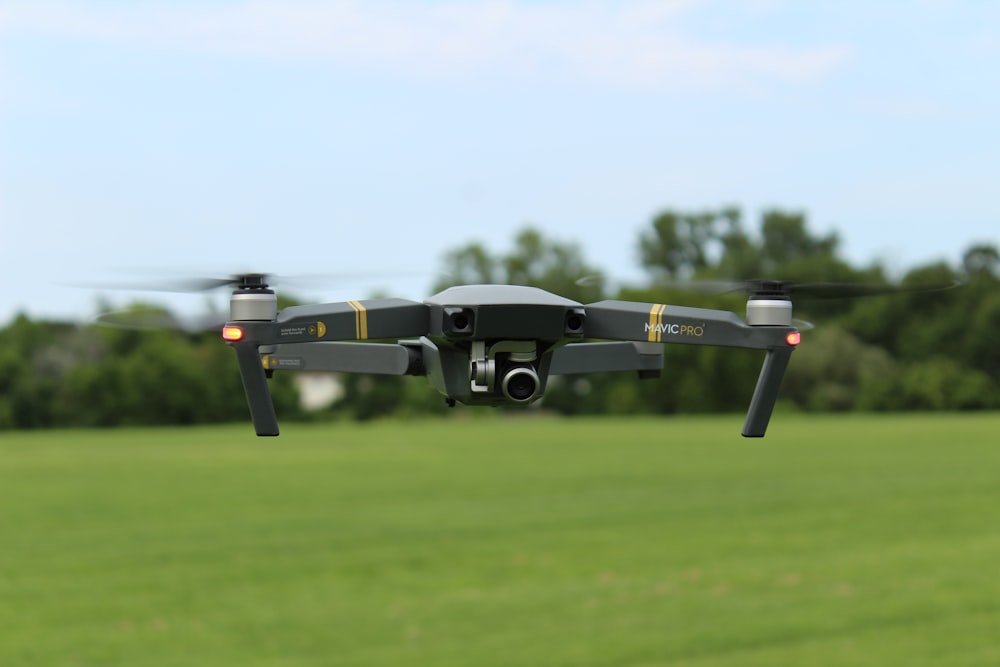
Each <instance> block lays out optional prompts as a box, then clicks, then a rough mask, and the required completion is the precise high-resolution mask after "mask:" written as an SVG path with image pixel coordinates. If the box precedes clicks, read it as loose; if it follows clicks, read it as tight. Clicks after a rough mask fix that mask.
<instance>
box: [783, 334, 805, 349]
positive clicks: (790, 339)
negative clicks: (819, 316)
mask: <svg viewBox="0 0 1000 667" xmlns="http://www.w3.org/2000/svg"><path fill="white" fill-rule="evenodd" d="M785 342H786V343H788V344H789V345H791V346H792V347H795V346H796V345H798V344H799V343H801V342H802V334H800V333H799V332H798V331H793V332H792V333H790V334H788V335H787V336H785Z"/></svg>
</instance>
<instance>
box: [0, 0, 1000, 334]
mask: <svg viewBox="0 0 1000 667" xmlns="http://www.w3.org/2000/svg"><path fill="white" fill-rule="evenodd" d="M998 126H1000V4H998V3H994V2H990V1H987V0H981V1H971V0H970V1H962V0H956V1H953V2H952V1H945V0H924V1H921V0H910V1H906V2H903V1H896V0H892V1H886V2H868V1H864V2H862V1H849V0H841V1H832V0H831V1H829V2H808V3H805V2H792V1H791V0H789V1H787V2H785V1H782V0H728V1H723V0H714V1H713V0H666V1H660V0H638V1H634V2H629V1H619V2H612V1H610V0H607V1H603V0H581V1H578V2H570V1H566V0H547V1H546V0H536V1H528V0H484V1H482V2H471V1H463V0H442V1H437V0H385V1H382V0H368V1H365V2H361V1H360V0H358V1H353V0H327V1H325V2H320V1H318V0H253V1H238V0H198V1H194V0H183V1H175V2H165V1H158V0H149V1H141V0H129V1H124V0H120V1H116V0H76V1H73V2H70V1H59V0H0V253H2V254H0V257H2V259H0V267H2V268H3V275H4V277H5V279H6V285H7V289H5V290H3V291H2V293H0V323H2V322H6V321H8V320H9V319H10V318H11V317H13V316H14V315H15V314H16V313H19V312H24V313H26V314H28V315H29V316H31V317H36V318H86V317H88V316H91V315H94V314H95V313H96V312H97V309H98V308H99V307H101V306H99V304H107V305H112V306H120V305H124V304H126V303H128V302H129V301H130V300H133V299H135V298H141V299H143V300H146V301H153V302H159V303H165V304H166V305H168V306H170V307H171V308H174V309H180V310H197V311H201V310H203V309H204V308H206V307H207V306H208V301H211V302H212V303H218V304H223V305H224V303H225V298H226V295H225V294H222V295H219V296H217V297H211V298H209V300H208V301H206V297H205V296H204V295H197V296H177V295H162V294H156V295H149V294H145V295H142V294H134V293H130V292H117V291H115V292H111V291H107V290H100V289H93V288H85V287H72V286H69V285H95V284H97V285H99V284H102V283H104V282H107V281H109V280H132V279H133V277H134V276H140V277H141V279H142V280H145V279H146V277H147V276H148V277H157V276H165V277H176V276H226V275H230V274H232V273H237V272H245V271H260V272H272V273H276V274H280V275H293V276H294V275H302V274H336V275H344V276H349V278H344V279H343V280H339V281H336V283H335V284H327V285H324V286H322V287H321V288H317V289H311V290H305V291H302V290H299V292H298V294H299V295H300V296H306V297H309V298H314V299H317V300H320V301H334V300H336V301H339V300H347V299H355V298H359V297H363V296H366V295H367V294H368V293H372V292H374V291H379V292H382V293H387V294H391V295H394V296H401V297H404V298H411V299H422V298H423V297H425V296H427V295H428V294H427V291H428V289H429V287H430V285H431V283H432V282H434V280H435V279H436V277H437V275H438V272H439V271H441V270H442V267H443V261H442V257H443V255H444V254H445V253H446V252H447V251H448V250H452V249H455V248H457V247H459V246H463V245H465V244H467V243H470V242H473V241H476V242H480V243H482V244H484V245H485V246H486V247H487V248H489V249H490V250H491V251H493V252H495V253H503V252H506V251H508V250H509V249H510V247H511V244H512V241H513V238H514V236H515V234H516V233H517V231H518V230H520V229H522V228H524V227H525V226H527V225H531V226H534V227H537V228H538V229H540V230H542V231H543V233H545V234H546V236H548V237H550V238H553V239H555V240H558V241H562V242H573V243H578V244H579V245H580V247H581V249H582V252H583V254H584V256H585V258H586V259H587V261H588V262H589V263H590V264H593V265H596V266H597V267H599V268H600V269H601V270H603V271H604V272H605V273H606V274H607V275H608V276H609V277H610V278H611V279H612V281H613V282H621V283H628V282H639V281H641V280H642V278H643V273H642V271H641V270H640V268H639V265H638V261H637V240H638V237H639V235H640V233H641V232H642V231H643V230H644V229H646V228H648V227H649V225H650V222H651V220H652V219H653V217H654V216H655V215H656V214H657V213H658V212H660V211H663V210H666V209H675V210H703V209H710V208H718V207H720V206H728V205H735V206H738V207H740V208H741V209H742V210H743V212H744V220H745V224H746V226H747V228H748V229H750V230H754V229H756V227H757V222H758V220H759V216H760V214H761V212H762V211H764V210H766V209H768V208H781V209H785V210H795V211H803V212H805V213H806V214H807V216H808V219H809V224H810V229H811V230H812V231H814V232H815V233H817V234H825V233H829V232H831V231H836V232H837V233H838V234H839V235H840V237H841V239H842V251H843V254H844V255H845V256H846V257H847V258H848V259H849V260H850V261H851V262H853V263H858V264H868V263H870V262H875V261H878V262H881V263H883V264H884V265H885V266H886V267H887V268H888V269H890V271H892V270H895V271H902V270H905V269H907V268H910V267H912V266H915V265H919V264H924V263H929V262H933V261H939V260H943V261H947V262H950V263H952V264H958V262H959V261H960V259H961V256H962V253H963V251H964V250H965V249H966V248H968V247H969V246H970V245H972V244H973V243H991V244H1000V132H998ZM213 299H214V300H215V301H213Z"/></svg>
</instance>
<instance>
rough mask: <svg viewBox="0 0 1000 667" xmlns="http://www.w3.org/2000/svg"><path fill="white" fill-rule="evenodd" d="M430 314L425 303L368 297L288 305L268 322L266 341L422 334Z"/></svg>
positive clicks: (306, 341) (297, 341)
mask: <svg viewBox="0 0 1000 667" xmlns="http://www.w3.org/2000/svg"><path fill="white" fill-rule="evenodd" d="M429 320H430V316H429V314H428V308H427V306H426V305H425V304H422V303H417V302H416V301H407V300H406V299H370V300H365V301H344V302H339V303H325V304H319V305H312V306H291V307H289V308H285V309H284V310H282V311H281V313H279V314H278V318H277V320H275V321H274V322H273V323H271V327H272V331H271V332H269V336H268V340H266V341H262V342H264V343H265V344H267V343H270V344H275V343H308V342H315V341H321V340H327V341H331V340H332V341H338V340H377V339H381V338H403V337H407V336H422V335H424V334H426V333H427V327H428V322H429Z"/></svg>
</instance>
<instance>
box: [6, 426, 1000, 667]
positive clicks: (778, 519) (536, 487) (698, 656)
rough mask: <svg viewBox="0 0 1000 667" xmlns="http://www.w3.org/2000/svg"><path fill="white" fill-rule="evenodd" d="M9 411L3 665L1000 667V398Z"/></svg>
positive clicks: (48, 666) (132, 666) (8, 666)
mask: <svg viewBox="0 0 1000 667" xmlns="http://www.w3.org/2000/svg"><path fill="white" fill-rule="evenodd" d="M739 428H740V419H739V418H738V417H725V418H716V419H687V418H685V419H649V418H642V419H588V420H556V419H551V420H550V419H539V418H519V419H500V418H497V419H473V420H469V421H457V420H453V421H426V422H422V421H418V422H406V423H378V424H372V425H356V424H333V425H322V426H321V425H295V424H286V425H285V433H284V434H283V435H282V436H281V438H279V439H277V440H275V439H257V438H255V437H254V436H253V435H252V431H251V429H250V427H249V425H238V426H234V427H220V428H198V429H158V430H115V431H73V432H33V433H11V432H5V433H0V665H2V666H3V667H18V666H22V665H44V666H46V667H50V666H64V665H65V666H69V665H73V666H79V665H128V666H130V667H137V666H145V665H153V666H166V665H170V666H178V667H180V666H194V665H199V666H200V665H206V666H207V665H211V666H213V667H215V666H225V665H241V666H250V665H267V666H273V667H279V666H280V667H293V666H299V665H303V666H305V665H310V666H312V665H352V666H354V665H393V666H400V665H406V666H407V667H413V666H415V665H433V666H435V667H441V666H462V667H470V666H481V665H487V666H497V667H499V666H504V667H510V666H513V665H553V666H554V665H559V666H567V667H568V666H593V667H597V666H602V667H604V666H607V667H618V666H634V667H639V666H643V667H651V666H653V665H671V666H692V667H694V666H697V667H708V666H714V665H740V666H742V667H746V666H754V665H768V666H770V665H796V666H805V665H880V666H885V665H907V666H908V667H913V666H915V665H994V664H1000V639H998V634H997V630H998V629H1000V415H949V416H941V415H936V416H916V417H855V416H852V417H808V416H798V415H796V416H781V417H779V418H777V419H776V420H775V422H774V423H773V424H772V427H771V433H770V434H769V436H768V437H767V438H766V439H764V440H744V439H742V438H740V437H739V435H738V433H739Z"/></svg>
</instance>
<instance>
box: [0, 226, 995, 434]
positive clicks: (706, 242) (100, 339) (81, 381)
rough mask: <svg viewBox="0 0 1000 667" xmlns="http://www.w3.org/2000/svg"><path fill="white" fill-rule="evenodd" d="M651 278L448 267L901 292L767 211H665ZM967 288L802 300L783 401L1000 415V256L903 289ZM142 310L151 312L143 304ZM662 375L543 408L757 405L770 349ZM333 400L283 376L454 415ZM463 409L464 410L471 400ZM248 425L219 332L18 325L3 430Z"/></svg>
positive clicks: (577, 262) (552, 386) (452, 274)
mask: <svg viewBox="0 0 1000 667" xmlns="http://www.w3.org/2000/svg"><path fill="white" fill-rule="evenodd" d="M637 252H638V257H639V260H640V262H641V264H642V267H643V269H644V270H645V271H646V275H647V280H646V282H645V284H643V285H639V286H622V287H618V288H616V289H615V290H614V292H613V293H612V290H611V289H610V288H609V285H608V281H607V279H606V277H605V276H604V274H603V273H602V272H601V270H600V269H599V268H598V267H596V266H595V265H592V264H590V263H589V262H588V261H587V260H586V259H585V258H584V257H583V254H582V251H581V249H580V247H579V246H578V245H576V244H574V243H571V242H564V241H560V240H556V239H551V238H547V237H546V236H545V235H543V234H542V233H541V232H540V231H538V230H537V229H534V228H526V229H524V230H522V231H521V232H520V233H518V235H517V236H516V238H515V239H514V242H513V245H512V247H511V248H510V249H509V251H507V252H506V253H501V254H498V253H496V252H495V251H493V250H491V249H490V248H488V247H485V246H483V245H482V244H479V243H471V244H468V245H465V246H462V247H458V248H455V249H454V250H452V251H450V252H448V253H447V254H446V255H445V257H444V267H443V268H444V274H443V275H446V276H448V278H447V279H446V280H441V281H439V283H438V284H436V285H434V286H433V288H432V292H431V293H433V292H436V291H438V290H440V289H443V288H445V287H448V286H450V285H456V284H469V283H506V284H517V285H532V286H536V287H541V288H543V289H546V290H549V291H551V292H554V293H557V294H561V295H563V296H566V297H569V298H571V299H574V300H577V301H580V302H582V303H590V302H593V301H598V300H600V299H603V298H619V299H630V300H637V301H646V302H652V303H671V304H676V305H688V306H701V307H707V308H719V309H725V310H732V311H735V312H741V311H742V310H743V309H744V308H745V301H746V296H745V295H744V294H742V293H722V294H706V293H700V292H698V291H690V290H686V289H683V288H682V286H683V284H684V283H687V282H691V281H723V280H726V281H728V280H738V279H746V278H760V277H766V278H775V279H783V280H792V281H796V282H831V281H832V282H847V283H854V282H865V283H875V284H889V283H890V282H891V281H890V277H889V276H888V275H886V270H885V269H884V267H882V266H879V265H877V264H875V265H871V266H865V267H857V266H852V265H851V264H850V263H849V262H848V261H847V260H846V259H844V258H843V257H842V256H841V254H840V239H839V238H838V236H837V235H836V234H830V235H827V236H817V235H815V234H813V233H811V232H810V231H809V229H808V226H807V221H806V218H805V216H804V214H802V213H798V212H789V211H781V210H772V211H767V212H765V213H763V215H762V216H761V218H760V220H759V225H758V229H757V230H756V231H755V232H751V231H749V230H747V228H746V227H745V225H744V223H743V218H742V213H741V211H740V210H739V209H737V208H723V209H720V210H708V211H697V212H682V211H664V212H663V213H661V214H659V215H657V216H656V217H655V218H654V219H653V220H652V222H651V224H650V225H649V226H648V227H647V228H646V229H644V230H643V231H642V233H641V234H640V237H639V239H638V244H637ZM956 281H957V282H960V283H961V286H960V287H959V288H957V289H953V290H946V291H940V292H930V293H907V294H898V295H892V296H878V297H866V298H861V299H829V300H820V299H806V298H796V300H795V309H796V313H795V314H796V316H797V317H799V318H803V319H806V320H811V321H813V322H816V323H817V325H818V326H817V327H816V328H815V329H814V330H811V331H808V332H806V333H805V335H804V337H803V344H802V345H801V346H800V348H799V349H798V350H797V351H796V353H795V355H794V357H793V360H792V364H791V366H790V368H789V371H788V374H787V375H786V378H785V381H784V384H783V386H782V392H781V400H782V401H783V402H784V403H785V404H786V405H794V406H796V407H797V408H799V409H802V410H822V411H848V410H868V411H872V410H882V411H889V410H892V411H899V410H982V409H996V408H998V407H1000V289H998V286H1000V252H998V249H997V248H996V247H995V246H991V245H973V246H971V247H969V248H968V250H967V251H966V252H965V253H964V256H963V257H962V258H961V263H960V264H958V265H956V266H952V265H949V264H947V263H943V262H941V263H934V264H929V265H926V266H918V267H915V268H913V269H911V270H910V271H908V272H907V273H906V274H905V275H904V276H903V277H902V283H903V284H914V285H918V284H928V283H934V284H947V283H951V282H956ZM140 308H141V307H140ZM665 360H666V361H665V367H664V372H663V374H662V377H661V378H660V379H657V380H639V379H638V378H637V377H635V375H634V374H631V373H609V374H594V375H589V376H562V377H553V378H550V381H549V387H548V389H547V391H546V395H545V397H544V399H543V400H542V401H541V402H540V404H539V406H540V408H541V409H545V410H550V411H555V412H559V413H563V414H580V413H615V414H633V413H660V414H670V413H695V412H701V413H704V412H732V411H743V410H746V408H747V405H748V402H749V399H750V395H751V394H752V392H753V387H754V384H755V382H756V379H757V374H758V372H759V370H760V364H761V360H762V354H761V353H759V352H755V351H750V350H739V349H726V348H716V347H702V346H685V345H671V346H669V347H668V349H667V350H666V354H665ZM339 382H340V384H341V387H342V389H343V391H342V392H341V397H340V398H339V400H336V401H335V402H334V403H333V404H332V405H331V406H330V407H329V408H325V409H322V410H319V411H315V412H306V411H304V410H303V409H302V408H301V407H300V401H299V394H298V391H299V390H298V388H297V386H296V383H295V375H294V374H289V373H284V374H283V373H280V372H279V373H276V374H275V377H274V379H273V380H272V385H271V386H272V392H273V395H274V399H275V404H276V408H277V410H278V414H279V415H280V416H281V418H282V419H284V420H289V419H296V418H298V419H326V418H342V417H350V418H356V419H371V418H375V417H379V416H382V415H388V414H427V413H445V412H447V409H446V408H445V406H444V402H443V400H442V397H440V396H439V395H438V394H437V393H436V392H435V391H434V390H433V389H431V388H430V387H429V386H428V385H427V383H426V381H425V380H424V379H423V378H412V377H387V376H377V375H344V376H341V377H340V378H339ZM457 409H458V410H462V408H457ZM247 416H248V413H247V408H246V404H245V401H244V396H243V390H242V386H241V385H240V380H239V373H238V371H237V368H236V364H235V360H234V359H233V353H232V351H231V350H229V349H228V348H227V347H226V346H225V345H223V344H222V343H221V341H220V340H219V336H218V333H217V332H215V331H211V332H206V333H204V334H190V333H181V332H176V331H166V330H163V331H135V330H124V329H115V328H108V327H97V326H89V325H77V324H67V323H56V322H34V321H31V320H30V319H28V318H26V317H24V316H19V317H17V318H16V319H15V320H14V321H13V322H11V323H9V324H8V325H7V326H6V327H5V328H3V329H0V429H9V428H41V427H56V426H117V425H139V424H195V423H208V422H227V421H239V420H244V419H246V418H247Z"/></svg>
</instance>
